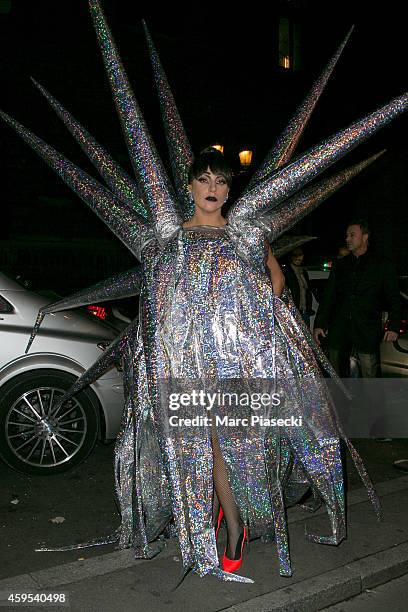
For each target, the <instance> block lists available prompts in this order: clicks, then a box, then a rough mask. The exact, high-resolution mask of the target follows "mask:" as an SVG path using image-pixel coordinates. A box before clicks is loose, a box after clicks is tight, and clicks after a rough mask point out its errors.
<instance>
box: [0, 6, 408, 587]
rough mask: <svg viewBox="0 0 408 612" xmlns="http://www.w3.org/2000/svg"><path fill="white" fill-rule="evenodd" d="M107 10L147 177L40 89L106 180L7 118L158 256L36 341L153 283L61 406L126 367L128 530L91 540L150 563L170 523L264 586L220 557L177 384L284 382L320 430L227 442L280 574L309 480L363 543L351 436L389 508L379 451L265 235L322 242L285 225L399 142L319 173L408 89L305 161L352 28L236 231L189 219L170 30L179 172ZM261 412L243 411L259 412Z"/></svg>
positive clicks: (205, 552)
mask: <svg viewBox="0 0 408 612" xmlns="http://www.w3.org/2000/svg"><path fill="white" fill-rule="evenodd" d="M89 6H90V12H91V15H92V18H93V22H94V26H95V31H96V34H97V38H98V42H99V45H100V49H101V53H102V58H103V62H104V65H105V69H106V73H107V76H108V79H109V82H110V86H111V90H112V95H113V99H114V102H115V106H116V109H117V111H118V115H119V119H120V122H121V126H122V130H123V133H124V136H125V140H126V144H127V147H128V151H129V155H130V159H131V162H132V166H133V170H134V174H135V177H131V176H130V175H129V174H128V173H127V172H125V170H123V168H121V167H120V165H119V164H118V163H117V162H116V161H115V160H114V159H113V158H112V157H111V156H110V155H109V153H108V152H107V151H106V150H105V149H104V148H103V147H102V146H101V145H100V144H98V143H97V141H96V140H95V139H94V138H93V137H92V135H91V134H89V132H88V131H87V130H86V129H85V128H84V127H83V126H82V125H81V124H80V122H79V121H77V120H76V119H75V118H74V117H73V116H72V115H71V114H70V113H69V111H68V110H67V109H65V108H64V107H63V105H62V104H61V103H60V102H58V101H57V100H56V99H55V98H54V97H53V96H52V95H51V94H50V93H49V92H48V91H47V90H46V89H45V88H44V87H42V86H41V85H39V84H38V83H35V85H36V87H37V88H38V89H39V90H40V91H41V93H42V94H43V95H44V96H45V98H46V99H47V101H48V102H49V103H50V105H51V106H52V108H53V109H54V110H55V112H56V113H57V114H58V116H59V117H60V118H61V120H62V121H63V122H64V124H65V125H66V126H67V128H68V129H69V131H70V132H71V134H72V135H73V137H74V138H75V139H76V140H77V142H78V143H79V145H80V146H81V148H82V149H83V151H84V152H85V154H86V155H87V156H88V157H89V159H90V160H91V162H92V164H93V165H94V166H95V168H96V169H97V171H98V172H99V173H100V175H101V176H102V179H103V181H104V184H102V183H101V182H99V181H98V180H96V179H95V178H94V177H92V176H90V175H89V174H88V173H87V172H85V171H83V170H81V169H80V168H78V167H77V166H76V165H75V164H73V163H72V162H71V161H70V160H69V159H67V158H66V157H65V156H64V155H62V154H61V153H59V152H58V151H57V150H56V149H54V148H53V147H51V146H50V145H48V144H47V143H45V142H44V141H43V140H41V138H39V137H38V136H36V135H35V134H34V133H33V132H31V131H30V130H28V129H27V128H26V127H24V126H22V125H21V124H20V123H18V122H17V121H16V120H15V119H13V118H12V117H10V116H9V115H7V114H6V113H3V112H0V116H1V117H2V119H3V120H4V121H5V122H6V123H7V124H8V125H10V126H11V127H12V128H13V129H14V130H16V132H17V133H18V134H19V135H20V136H21V137H22V138H23V139H24V140H25V142H27V144H28V145H29V146H31V147H32V148H33V149H34V150H35V151H36V152H37V153H38V154H39V155H40V156H41V157H42V158H43V159H44V160H45V161H46V163H48V164H49V165H50V166H51V168H53V169H54V171H55V172H56V173H57V174H58V175H59V176H60V177H61V178H62V179H63V180H64V181H65V183H66V184H67V185H69V186H70V187H71V188H72V189H73V191H74V192H75V193H76V194H77V195H78V196H79V197H80V198H81V199H82V200H83V201H84V202H85V203H86V204H87V205H88V206H89V207H90V208H91V209H92V210H93V211H94V212H95V213H96V214H97V215H98V217H99V218H100V219H102V220H103V221H104V223H106V225H107V226H108V227H109V228H110V229H111V230H112V232H113V233H114V234H115V235H116V236H117V238H119V240H121V241H122V242H123V244H125V246H126V247H127V248H128V249H129V251H130V252H131V253H132V254H133V255H134V256H135V257H136V259H137V260H139V261H140V262H141V266H139V265H138V266H137V267H134V268H132V269H131V270H128V271H126V272H123V273H121V274H118V275H115V276H114V277H112V278H108V279H106V280H104V281H101V282H100V283H97V284H96V285H94V286H92V287H88V288H86V289H83V290H81V291H79V292H77V293H75V294H74V295H72V296H69V297H67V298H64V299H62V300H59V301H58V302H56V303H53V304H50V305H48V306H47V307H44V308H41V309H40V311H39V314H38V317H37V321H36V324H35V327H34V329H33V332H32V334H31V337H30V340H29V343H28V346H27V349H26V352H27V351H29V350H30V347H31V344H32V343H33V341H34V339H35V336H36V334H37V333H41V332H39V330H40V326H41V322H42V320H43V318H44V316H46V314H48V313H53V312H58V311H62V310H65V309H70V308H74V307H78V306H82V305H86V304H93V303H97V302H102V301H104V300H112V299H120V298H123V297H129V296H131V295H137V294H138V293H139V292H140V317H139V320H137V319H136V320H134V321H133V322H132V323H131V324H130V325H129V326H128V327H127V328H126V329H125V330H124V331H123V332H122V333H121V334H120V336H119V337H118V338H117V339H116V340H115V341H114V342H113V343H112V344H111V345H110V347H108V349H107V350H106V351H105V353H104V354H103V355H101V356H100V358H99V359H98V360H97V361H96V362H95V364H94V365H93V366H91V368H89V369H88V370H87V371H86V372H84V373H83V374H82V376H80V378H79V379H78V380H77V381H76V382H75V383H74V385H73V386H72V388H71V389H70V390H69V391H67V393H66V394H65V395H64V397H63V398H61V400H60V404H61V403H62V402H63V401H68V400H69V398H71V397H72V396H73V395H74V394H75V393H76V392H78V391H79V390H80V389H82V388H83V387H85V386H87V385H88V384H90V383H92V382H93V381H94V380H96V379H97V378H98V377H99V376H101V375H102V374H103V373H104V372H105V371H106V370H107V369H108V368H110V367H112V365H113V364H114V363H115V360H117V359H118V358H120V359H122V360H123V365H124V388H125V409H124V413H123V420H122V426H121V429H120V432H119V435H118V439H117V443H116V447H115V476H116V491H117V495H118V499H119V503H120V509H121V525H120V527H119V529H118V530H117V531H116V532H115V533H114V534H113V535H112V536H111V537H107V538H104V539H103V540H95V541H93V542H89V543H88V544H86V545H84V546H87V545H96V544H103V543H107V542H114V541H119V546H120V547H129V546H133V547H134V549H135V553H136V556H139V557H146V558H148V557H151V556H153V555H154V554H156V553H157V552H158V546H157V545H156V543H155V541H156V539H157V537H158V536H159V535H160V534H162V533H166V534H167V535H176V536H177V537H178V540H179V543H180V549H181V553H182V558H183V567H184V570H185V571H188V570H189V569H192V570H193V571H195V572H197V573H199V574H200V575H205V574H208V573H212V574H215V575H217V576H218V577H220V578H222V579H224V580H235V581H242V582H248V581H250V580H249V579H247V578H244V577H241V576H237V575H235V574H228V573H226V572H223V571H222V570H221V569H220V567H219V561H218V555H217V550H216V543H215V537H214V529H213V527H212V497H213V477H212V461H213V459H212V447H211V436H212V431H211V430H210V429H211V428H208V427H196V428H195V427H184V428H180V427H179V428H174V429H171V428H169V427H168V426H167V424H168V417H169V414H168V405H167V403H166V401H163V396H164V395H163V393H164V391H166V389H167V387H166V385H169V384H172V382H173V381H179V382H180V381H182V383H183V384H184V387H185V389H186V390H190V388H191V386H193V385H195V386H197V385H198V386H199V387H202V388H203V389H207V390H208V389H210V390H214V389H215V390H216V388H217V386H218V385H219V386H221V387H223V385H224V387H223V388H228V387H227V386H230V387H231V388H234V389H235V388H238V390H240V388H242V387H244V388H250V389H255V390H256V391H258V390H259V389H260V388H261V389H262V388H263V387H262V385H263V384H264V383H265V381H267V382H268V381H269V382H271V385H272V387H273V388H275V389H277V390H278V391H279V392H281V393H282V394H283V396H284V397H285V402H284V403H283V404H282V405H279V406H278V408H277V411H276V415H277V416H283V417H286V416H293V417H294V418H295V419H296V418H301V419H302V425H301V426H300V427H296V429H295V428H294V427H289V426H286V425H285V427H282V428H279V427H278V428H272V429H271V428H270V427H268V426H266V425H265V426H263V425H260V426H256V427H255V426H253V427H236V428H230V427H228V426H227V425H224V424H223V423H221V424H220V425H219V426H218V427H217V436H218V440H219V444H220V448H221V451H222V454H223V457H224V459H225V463H226V465H227V468H228V473H229V478H230V483H231V488H232V490H233V493H234V496H235V499H236V502H237V504H238V506H239V509H240V513H241V516H242V518H243V520H244V521H245V522H246V524H247V525H248V527H249V531H250V534H251V535H263V536H265V539H266V540H271V539H272V537H274V538H275V539H276V545H277V550H278V556H279V568H280V573H281V574H282V575H290V574H291V567H290V558H289V548H288V537H287V526H286V519H285V506H287V505H289V504H291V503H294V502H296V501H298V499H299V498H300V497H301V496H302V494H303V493H304V492H305V491H306V489H307V488H308V487H309V486H311V487H312V489H313V492H314V496H315V498H316V499H321V500H323V501H324V503H325V505H326V508H327V512H328V515H329V519H330V523H331V529H332V533H331V535H329V536H319V535H316V534H308V537H309V538H310V539H311V540H312V541H316V542H321V543H326V544H338V543H339V542H340V541H341V540H342V539H343V538H344V537H345V534H346V524H345V509H344V485H343V476H342V465H341V460H340V439H341V438H343V439H344V441H345V443H346V445H347V446H348V449H349V451H350V453H351V455H352V457H353V460H354V462H355V464H356V466H357V469H358V470H359V473H360V475H361V477H362V479H363V481H364V483H365V485H366V487H367V490H368V493H369V496H370V498H371V500H372V502H373V504H374V506H375V509H376V511H377V514H379V507H378V498H377V496H376V494H375V491H374V490H373V487H372V485H371V482H370V480H369V478H368V476H367V474H366V472H365V470H364V466H363V465H362V463H361V459H360V458H359V456H358V454H357V453H356V451H355V450H354V448H353V447H352V445H351V444H350V442H349V441H348V440H347V438H346V437H345V436H344V435H343V433H342V431H341V426H340V425H339V424H338V423H337V420H336V416H335V413H334V411H333V408H332V403H331V398H330V396H329V394H328V390H327V387H326V385H325V382H324V379H322V378H321V376H322V374H321V371H322V370H321V369H323V370H325V372H326V373H327V374H329V375H330V376H331V377H333V378H334V379H336V374H335V372H334V371H333V368H332V367H331V366H330V364H329V363H328V362H327V359H326V358H325V356H324V354H323V353H322V351H321V350H320V348H319V347H318V346H316V344H315V343H314V342H313V339H312V337H311V335H310V331H309V330H308V329H307V328H306V327H305V325H304V324H303V321H302V319H301V317H300V315H299V313H298V312H297V310H296V308H295V307H294V305H293V302H292V301H291V298H290V295H288V294H285V293H283V294H282V297H280V298H278V297H276V296H274V295H273V291H272V286H271V283H270V280H269V276H268V274H267V272H266V270H265V255H266V252H265V248H266V247H265V245H266V244H267V242H269V243H270V244H271V246H272V249H273V250H274V252H275V254H277V253H279V254H280V255H282V254H283V253H284V252H285V251H286V252H287V251H289V250H291V249H292V248H294V247H295V246H297V245H299V244H301V243H302V242H303V241H305V240H306V239H308V237H296V236H295V237H291V238H288V237H285V236H284V233H285V232H287V231H288V230H289V229H290V228H292V227H293V225H294V224H296V223H297V222H298V221H299V220H300V219H302V218H303V217H304V216H305V215H307V214H308V213H309V212H311V211H312V210H313V209H314V208H316V207H317V206H318V205H319V204H320V203H321V202H323V201H324V200H325V199H326V198H328V197H329V196H330V195H331V194H332V193H333V192H334V191H335V190H336V189H338V188H340V187H341V186H342V185H344V184H346V183H347V182H348V181H349V180H350V179H352V178H353V177H355V176H356V175H358V174H359V173H360V172H361V171H362V170H364V168H366V167H367V166H368V165H370V164H371V163H373V162H374V161H375V160H376V159H377V157H378V156H379V155H381V153H382V152H381V153H379V154H376V155H372V156H371V157H369V158H368V159H366V160H363V161H361V162H359V163H355V164H354V165H352V166H349V167H346V168H343V169H341V170H340V171H337V172H335V173H333V174H331V175H329V176H327V177H325V178H323V179H320V180H318V181H315V180H314V179H316V177H317V176H318V175H319V174H320V173H322V172H324V171H325V170H327V169H328V168H329V167H330V166H331V165H332V164H334V163H335V162H337V161H338V160H339V159H341V157H343V156H344V155H345V154H346V153H348V152H349V151H351V150H352V149H353V148H354V147H356V146H357V145H358V144H359V143H361V142H363V141H364V140H365V139H367V138H368V137H369V136H371V135H372V134H374V133H375V132H376V131H377V130H378V129H380V128H381V127H383V126H384V125H386V124H387V123H389V122H390V121H391V120H393V119H394V118H396V117H397V116H398V115H400V114H401V113H402V112H404V111H405V110H406V108H407V106H408V94H406V93H405V94H403V95H401V96H399V97H396V98H394V99H393V100H391V102H389V103H388V104H385V105H384V106H382V107H381V108H379V109H377V110H375V111H373V112H372V113H370V114H369V115H367V116H366V117H363V118H362V119H360V120H358V121H355V122H354V123H353V124H351V125H350V126H348V127H346V128H344V129H342V130H340V131H339V132H337V133H335V134H333V135H331V136H329V137H327V138H325V139H324V140H323V141H322V142H320V143H319V144H317V145H316V146H314V147H313V148H311V149H310V150H309V151H306V152H304V153H302V154H301V155H298V156H297V157H296V158H295V159H293V160H292V159H291V158H292V155H293V153H294V151H295V149H296V147H297V145H298V143H299V139H300V138H301V135H302V133H303V131H304V129H305V127H306V125H307V123H308V121H309V119H310V116H311V114H312V112H313V109H314V107H315V105H316V104H317V102H318V100H319V97H320V95H321V93H322V92H323V90H324V87H325V85H326V83H327V81H328V79H329V78H330V76H331V74H332V72H333V70H334V68H335V66H336V63H337V61H338V60H339V58H340V56H341V53H342V50H343V48H344V46H345V44H346V43H347V40H348V38H349V36H350V34H351V31H350V32H349V33H348V34H347V36H346V37H345V39H344V40H343V42H342V43H341V44H340V46H339V47H338V49H337V50H336V52H335V53H334V55H333V56H332V57H331V58H330V60H329V62H328V64H327V66H326V67H325V68H324V70H323V72H322V73H321V74H320V76H319V77H318V78H317V79H316V81H315V82H314V84H313V85H312V87H311V89H310V91H309V92H308V94H307V95H306V97H305V99H304V101H303V102H302V103H301V104H300V105H299V107H298V108H297V110H296V112H295V113H294V115H293V117H292V118H291V120H290V121H289V123H288V125H287V127H286V128H285V129H284V131H283V132H282V134H281V135H280V136H279V137H278V139H277V141H276V142H275V145H274V146H273V147H272V148H271V150H270V151H269V153H268V154H267V156H266V158H265V160H264V161H263V162H262V164H260V166H259V168H258V169H257V170H256V172H255V173H254V174H253V176H252V179H251V181H250V182H249V184H248V186H247V188H246V189H245V190H244V192H243V193H242V194H241V195H240V197H239V198H238V199H237V200H236V201H235V202H234V203H233V204H232V206H231V208H230V210H229V212H228V217H227V221H228V224H227V226H225V227H223V228H208V227H197V228H189V229H182V224H183V221H185V220H187V219H190V218H191V216H192V214H193V208H192V201H191V198H190V194H189V191H188V168H189V166H190V165H191V163H192V161H193V153H192V150H191V147H190V144H189V141H188V139H187V136H186V133H185V130H184V127H183V124H182V122H181V118H180V115H179V113H178V110H177V107H176V104H175V101H174V98H173V95H172V92H171V90H170V87H169V84H168V81H167V78H166V75H165V72H164V70H163V67H162V65H161V62H160V59H159V56H158V54H157V51H156V49H155V47H154V44H153V41H152V39H151V37H150V35H149V33H148V31H147V28H145V31H146V36H147V43H148V47H149V53H150V57H151V61H152V67H153V73H154V79H155V82H156V86H157V90H158V97H159V101H160V108H161V113H162V118H163V124H164V129H165V134H166V139H167V144H168V149H169V159H170V162H171V166H172V174H173V182H172V181H171V179H170V177H169V175H168V174H167V172H166V169H165V168H164V165H163V164H162V161H161V159H160V156H159V154H158V152H157V151H156V148H155V146H154V143H153V140H152V138H151V136H150V133H149V130H148V128H147V126H146V123H145V121H144V118H143V115H142V112H141V109H140V107H139V105H138V103H137V100H136V98H135V96H134V94H133V91H132V88H131V85H130V82H129V79H128V77H127V74H126V71H125V68H124V66H123V64H122V62H121V59H120V56H119V53H118V50H117V47H116V44H115V41H114V39H113V36H112V33H111V31H110V29H109V26H108V23H107V21H106V18H105V16H104V13H103V10H102V7H101V5H100V2H99V0H89ZM311 181H314V182H312V184H311V185H309V183H310V182H311ZM282 240H283V242H282ZM269 382H268V384H269ZM337 382H338V384H340V385H341V383H340V381H339V380H338V379H337ZM237 386H238V387H237ZM57 408H58V406H55V410H57ZM200 410H202V409H201V407H199V408H197V411H198V412H199V411H200ZM248 411H249V408H242V410H241V412H242V413H243V414H245V415H246V416H248ZM204 416H205V415H204ZM67 548H75V547H72V546H71V547H67ZM43 550H44V549H43ZM46 550H52V549H50V548H48V549H46ZM60 550H61V549H60Z"/></svg>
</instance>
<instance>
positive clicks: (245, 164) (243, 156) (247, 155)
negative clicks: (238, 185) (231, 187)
mask: <svg viewBox="0 0 408 612" xmlns="http://www.w3.org/2000/svg"><path fill="white" fill-rule="evenodd" d="M239 161H240V164H241V168H242V169H243V170H247V169H248V168H249V166H250V165H251V162H252V151H249V150H247V151H240V153H239Z"/></svg>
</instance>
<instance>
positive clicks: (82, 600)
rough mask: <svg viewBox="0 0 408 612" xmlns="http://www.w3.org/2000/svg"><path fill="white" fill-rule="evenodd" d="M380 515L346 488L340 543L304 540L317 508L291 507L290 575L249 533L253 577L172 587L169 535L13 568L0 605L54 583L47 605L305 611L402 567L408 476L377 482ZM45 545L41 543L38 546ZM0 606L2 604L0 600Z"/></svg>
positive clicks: (316, 520) (174, 560)
mask: <svg viewBox="0 0 408 612" xmlns="http://www.w3.org/2000/svg"><path fill="white" fill-rule="evenodd" d="M377 490H378V492H379V494H380V496H381V501H382V505H383V510H384V521H383V522H381V523H379V522H378V521H377V520H376V518H375V515H374V512H373V509H372V507H371V504H370V503H369V502H368V501H367V497H366V494H365V491H364V490H363V489H358V490H355V491H353V492H352V493H351V494H350V495H349V498H348V538H347V540H346V541H345V542H343V543H342V544H341V545H340V546H339V547H329V546H322V545H318V544H311V543H310V542H308V541H307V540H306V539H305V537H304V532H305V525H307V528H308V530H309V531H311V530H313V531H316V532H319V533H327V532H328V520H327V515H326V513H325V511H324V510H319V511H318V512H316V513H315V514H313V515H310V514H305V513H304V512H303V511H301V510H300V509H298V508H293V509H291V510H290V512H289V523H290V528H289V532H290V540H291V554H292V563H293V570H294V575H293V577H292V578H282V577H280V576H279V573H278V562H277V555H276V548H275V545H274V544H273V543H271V544H263V543H262V542H261V541H259V540H258V541H255V542H253V543H251V546H250V549H249V551H248V550H247V551H246V555H245V560H244V564H243V566H242V568H241V574H242V575H245V576H249V577H251V578H253V579H254V580H255V584H253V585H247V584H238V583H224V582H221V581H218V580H217V579H215V578H213V577H206V578H203V579H202V578H199V577H198V576H196V575H193V574H190V575H188V576H187V577H186V579H185V580H184V582H183V583H182V584H181V585H180V586H179V587H178V588H177V589H175V590H174V587H175V586H176V584H177V582H178V578H179V575H180V571H181V560H180V555H179V552H178V549H177V546H176V543H175V542H171V543H169V544H168V545H167V546H166V548H165V550H164V551H163V552H162V553H161V554H160V555H159V556H158V557H156V558H155V559H153V560H150V561H145V560H143V561H135V560H134V559H133V558H132V553H131V551H116V552H113V553H109V554H105V555H100V556H99V557H94V558H91V559H86V560H84V561H77V562H74V563H69V564H65V565H59V566H56V567H53V568H50V569H46V570H41V571H38V572H34V573H32V574H26V575H20V576H15V577H12V578H8V579H5V580H2V581H0V593H1V594H2V598H3V599H2V601H0V608H1V609H4V610H17V609H20V606H14V607H13V606H7V605H6V606H5V603H6V602H5V601H4V598H5V595H6V593H8V592H38V591H40V592H53V593H60V592H63V593H65V594H66V595H67V597H68V600H69V603H68V604H67V605H66V606H59V607H54V606H51V607H48V606H47V608H45V607H44V609H48V610H74V611H81V612H83V611H87V612H88V611H98V612H110V611H114V612H122V611H123V612H125V611H128V610H129V611H130V610H132V611H135V610H136V611H137V610H143V611H144V612H155V611H157V612H159V611H160V612H161V611H162V610H168V611H169V612H173V611H176V610H177V611H180V610H183V611H187V612H190V611H191V612H193V611H194V612H195V611H198V612H200V611H202V612H215V611H218V610H225V611H227V610H228V611H230V612H249V611H256V612H262V611H269V610H293V611H296V612H300V611H302V610H305V611H312V610H318V609H321V608H325V607H327V606H329V605H332V604H335V603H337V602H340V601H343V600H344V599H348V598H350V597H353V596H355V595H358V594H359V593H361V592H363V591H364V590H365V589H366V588H372V587H374V586H376V585H378V584H382V583H384V582H387V581H388V580H392V579H393V578H396V577H398V576H401V575H403V574H404V573H406V572H408V512H407V507H408V476H403V477H401V478H397V479H394V480H392V481H387V482H384V483H379V484H378V485H377ZM39 554H47V553H39ZM2 606H5V607H2Z"/></svg>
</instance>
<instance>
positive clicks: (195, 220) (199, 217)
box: [183, 210, 227, 227]
mask: <svg viewBox="0 0 408 612" xmlns="http://www.w3.org/2000/svg"><path fill="white" fill-rule="evenodd" d="M226 224H227V221H226V219H224V217H223V216H222V215H221V214H219V213H218V214H216V215H207V214H203V213H202V212H201V211H199V210H196V211H195V212H194V215H193V216H192V217H191V219H188V221H185V222H184V223H183V227H195V226H196V225H209V226H212V227H222V226H223V225H226Z"/></svg>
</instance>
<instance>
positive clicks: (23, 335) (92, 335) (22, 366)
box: [0, 273, 123, 475]
mask: <svg viewBox="0 0 408 612" xmlns="http://www.w3.org/2000/svg"><path fill="white" fill-rule="evenodd" d="M51 301H52V300H50V299H49V298H45V297H42V296H41V295H39V294H37V293H34V292H31V291H27V289H26V288H25V287H24V286H21V285H20V284H18V283H17V282H15V281H13V280H11V279H10V278H8V277H7V276H5V275H4V274H1V273H0V457H1V458H2V459H3V460H4V461H5V462H6V463H7V464H8V465H9V466H11V467H13V468H15V469H17V470H20V471H23V472H26V473H30V474H42V475H44V474H55V473H58V472H63V471H65V470H67V469H69V468H71V467H73V466H74V465H77V464H78V463H80V462H81V461H82V460H83V459H85V457H86V456H87V455H88V454H89V453H90V452H91V450H92V448H93V447H94V445H95V442H96V440H97V437H98V436H99V437H100V438H102V439H113V438H115V437H116V434H117V432H118V430H119V425H120V420H121V415H122V410H123V384H122V375H121V373H120V372H119V371H118V369H116V368H112V369H111V370H110V371H109V372H107V373H106V374H104V375H103V376H102V377H101V378H99V379H98V380H97V381H95V382H94V383H93V384H92V385H90V386H89V387H88V388H86V389H85V390H83V391H81V392H80V393H78V394H77V395H75V397H74V398H73V399H71V400H70V401H69V402H67V403H66V404H63V406H62V407H61V409H59V410H57V411H55V410H54V406H55V404H56V402H57V400H58V398H59V397H61V396H62V394H63V393H64V392H65V391H66V390H67V389H68V388H69V387H70V386H71V384H72V383H73V382H74V381H75V380H76V378H78V377H79V376H80V375H81V374H82V373H83V372H84V371H85V370H87V369H88V368H89V366H91V365H92V364H93V363H94V362H95V361H96V359H97V358H98V357H99V356H100V354H101V350H103V349H104V348H106V346H107V345H108V344H109V343H110V342H111V341H112V340H113V339H114V338H115V336H116V335H117V334H118V331H119V330H118V329H115V328H114V327H112V326H110V325H108V324H106V323H103V322H101V321H100V320H98V319H97V318H96V317H94V316H93V315H91V314H86V313H81V312H79V311H78V310H75V311H65V312H60V313H56V314H54V315H47V316H46V317H45V319H44V321H43V323H42V326H41V328H40V331H39V333H38V335H37V336H36V338H35V340H34V342H33V344H32V346H31V349H30V351H29V352H28V353H27V354H25V349H26V346H27V342H28V339H29V337H30V334H31V331H32V328H33V326H34V322H35V320H36V317H37V314H38V310H39V308H40V307H41V306H44V305H46V304H49V303H50V302H51Z"/></svg>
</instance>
